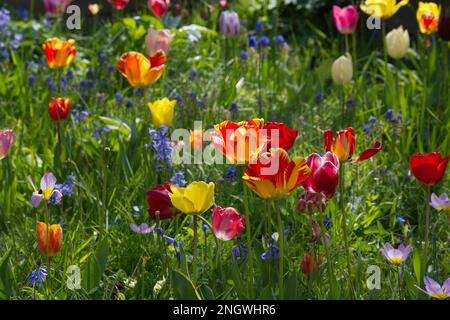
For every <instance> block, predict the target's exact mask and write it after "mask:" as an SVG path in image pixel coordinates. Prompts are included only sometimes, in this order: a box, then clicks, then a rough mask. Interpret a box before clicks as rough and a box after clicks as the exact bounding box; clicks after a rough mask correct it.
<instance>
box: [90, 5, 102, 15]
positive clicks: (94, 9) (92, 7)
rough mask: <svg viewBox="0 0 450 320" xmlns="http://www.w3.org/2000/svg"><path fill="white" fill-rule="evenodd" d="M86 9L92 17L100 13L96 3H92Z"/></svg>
mask: <svg viewBox="0 0 450 320" xmlns="http://www.w3.org/2000/svg"><path fill="white" fill-rule="evenodd" d="M88 9H89V11H90V12H91V14H92V15H93V16H96V15H97V14H98V13H99V12H100V9H101V7H100V5H99V4H98V3H93V4H90V5H88Z"/></svg>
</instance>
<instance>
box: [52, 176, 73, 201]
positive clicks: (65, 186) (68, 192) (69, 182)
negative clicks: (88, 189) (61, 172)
mask: <svg viewBox="0 0 450 320" xmlns="http://www.w3.org/2000/svg"><path fill="white" fill-rule="evenodd" d="M74 188H75V176H74V174H73V173H72V174H71V175H69V176H68V177H67V178H66V180H65V181H64V182H63V183H57V184H56V185H55V189H56V190H59V191H60V192H61V193H62V195H63V196H64V197H71V196H73V193H74V191H73V189H74Z"/></svg>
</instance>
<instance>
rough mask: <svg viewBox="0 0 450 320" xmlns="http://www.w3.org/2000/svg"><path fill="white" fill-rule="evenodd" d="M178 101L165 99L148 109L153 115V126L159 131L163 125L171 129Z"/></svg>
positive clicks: (157, 101) (154, 103) (151, 104)
mask: <svg viewBox="0 0 450 320" xmlns="http://www.w3.org/2000/svg"><path fill="white" fill-rule="evenodd" d="M176 104H177V101H176V100H169V99H167V98H164V99H162V100H156V101H155V102H153V103H149V104H148V107H149V109H150V111H151V113H152V121H153V126H154V127H155V128H156V129H159V128H160V127H161V126H162V125H165V126H167V127H170V126H171V125H172V120H173V113H174V109H175V105H176Z"/></svg>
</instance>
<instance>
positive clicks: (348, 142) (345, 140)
mask: <svg viewBox="0 0 450 320" xmlns="http://www.w3.org/2000/svg"><path fill="white" fill-rule="evenodd" d="M324 147H325V150H326V151H331V152H333V153H334V154H335V155H337V157H338V158H339V160H340V161H347V160H348V159H350V158H351V157H352V156H353V153H354V152H355V131H354V130H353V128H347V129H345V130H340V131H338V132H336V137H335V138H334V139H333V131H331V130H326V131H325V132H324Z"/></svg>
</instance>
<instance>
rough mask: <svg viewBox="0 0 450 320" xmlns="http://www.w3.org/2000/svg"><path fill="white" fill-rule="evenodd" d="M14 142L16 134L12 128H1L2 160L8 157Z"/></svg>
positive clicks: (0, 153) (0, 154) (0, 145)
mask: <svg viewBox="0 0 450 320" xmlns="http://www.w3.org/2000/svg"><path fill="white" fill-rule="evenodd" d="M14 142H16V134H15V133H14V132H13V131H12V130H11V129H5V130H0V160H2V159H3V158H4V157H6V155H7V154H8V151H9V148H11V146H12V145H13V144H14Z"/></svg>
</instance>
